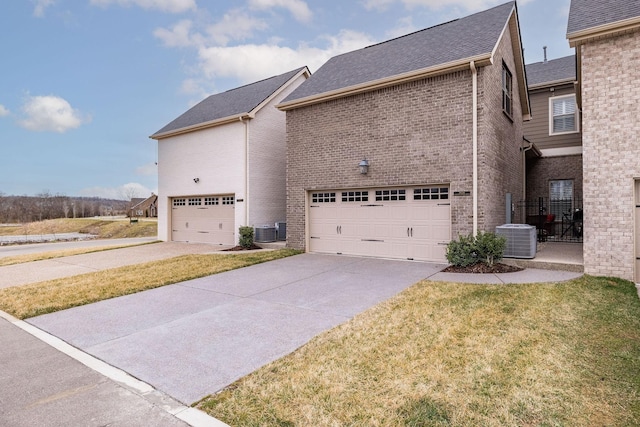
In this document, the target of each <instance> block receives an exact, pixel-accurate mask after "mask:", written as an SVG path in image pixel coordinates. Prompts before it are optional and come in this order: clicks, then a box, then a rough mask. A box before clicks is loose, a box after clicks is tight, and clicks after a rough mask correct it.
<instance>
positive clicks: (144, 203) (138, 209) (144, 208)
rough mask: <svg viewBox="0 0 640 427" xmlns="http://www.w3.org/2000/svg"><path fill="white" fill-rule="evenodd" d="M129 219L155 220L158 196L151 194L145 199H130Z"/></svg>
mask: <svg viewBox="0 0 640 427" xmlns="http://www.w3.org/2000/svg"><path fill="white" fill-rule="evenodd" d="M131 205H132V206H131V208H129V212H128V213H129V215H128V216H129V217H130V218H155V217H157V216H158V196H156V195H155V194H153V193H151V196H149V197H147V198H146V199H140V198H134V199H131Z"/></svg>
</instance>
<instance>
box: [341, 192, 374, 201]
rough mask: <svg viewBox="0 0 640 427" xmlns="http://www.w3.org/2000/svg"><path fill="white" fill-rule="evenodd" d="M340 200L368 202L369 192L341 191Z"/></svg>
mask: <svg viewBox="0 0 640 427" xmlns="http://www.w3.org/2000/svg"><path fill="white" fill-rule="evenodd" d="M342 201H343V202H368V201H369V192H368V191H343V192H342Z"/></svg>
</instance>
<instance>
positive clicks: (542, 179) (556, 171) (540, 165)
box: [526, 155, 582, 200]
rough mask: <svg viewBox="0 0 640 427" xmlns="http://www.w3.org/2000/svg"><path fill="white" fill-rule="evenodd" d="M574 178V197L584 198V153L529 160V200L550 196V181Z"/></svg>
mask: <svg viewBox="0 0 640 427" xmlns="http://www.w3.org/2000/svg"><path fill="white" fill-rule="evenodd" d="M558 179H571V180H573V197H574V198H575V199H582V155H572V156H557V157H541V158H536V159H531V160H529V161H528V162H527V195H526V197H527V200H536V199H538V198H539V197H544V198H545V199H548V198H549V181H552V180H558Z"/></svg>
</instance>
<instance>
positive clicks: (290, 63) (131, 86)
mask: <svg viewBox="0 0 640 427" xmlns="http://www.w3.org/2000/svg"><path fill="white" fill-rule="evenodd" d="M503 3H505V0H340V1H339V0H4V1H3V2H2V6H0V69H1V70H2V71H1V72H0V147H1V151H0V194H4V195H29V196H34V195H38V194H42V193H50V194H60V195H66V196H87V197H104V198H115V199H123V200H125V199H129V198H130V197H132V196H133V197H147V196H149V195H150V194H151V193H152V192H156V193H157V185H158V184H157V182H158V179H157V167H156V161H157V143H156V141H155V140H153V139H149V135H152V134H153V133H155V132H156V131H157V130H159V129H160V128H162V127H163V126H164V125H166V124H167V123H169V122H170V121H172V120H173V119H175V118H176V117H178V116H179V115H180V114H182V113H183V112H185V111H186V110H188V109H189V108H190V107H192V106H193V105H195V104H196V103H197V102H199V101H201V100H202V99H204V98H205V97H207V96H208V95H211V94H214V93H218V92H223V91H225V90H228V89H232V88H234V87H238V86H241V85H244V84H247V83H252V82H255V81H258V80H261V79H264V78H268V77H271V76H275V75H278V74H282V73H284V72H287V71H290V70H293V69H296V68H298V67H301V66H304V65H306V66H308V67H309V69H310V70H311V72H312V73H313V72H315V71H316V70H317V69H318V68H319V67H320V66H321V65H322V64H323V63H324V62H326V61H327V60H328V59H329V58H331V57H333V56H335V55H338V54H341V53H344V52H349V51H352V50H355V49H359V48H362V47H365V46H369V45H371V44H375V43H379V42H382V41H385V40H389V39H391V38H394V37H398V36H401V35H404V34H408V33H410V32H413V31H417V30H420V29H423V28H428V27H431V26H433V25H437V24H440V23H444V22H447V21H451V20H453V19H456V18H461V17H464V16H467V15H470V14H472V13H475V12H479V11H482V10H485V9H488V8H490V7H493V6H496V5H499V4H503ZM569 3H570V0H519V1H518V14H519V19H520V30H521V34H522V39H523V46H524V49H525V52H524V56H525V62H526V63H533V62H538V61H542V59H543V49H542V47H543V46H548V50H547V51H548V58H549V59H554V58H559V57H562V56H567V55H571V54H573V53H574V52H573V49H570V48H569V44H568V42H567V40H566V37H565V36H566V27H567V16H568V13H569Z"/></svg>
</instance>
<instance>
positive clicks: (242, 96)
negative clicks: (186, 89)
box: [150, 67, 308, 139]
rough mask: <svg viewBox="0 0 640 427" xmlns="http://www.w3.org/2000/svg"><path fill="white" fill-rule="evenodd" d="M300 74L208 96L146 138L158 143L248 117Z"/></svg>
mask: <svg viewBox="0 0 640 427" xmlns="http://www.w3.org/2000/svg"><path fill="white" fill-rule="evenodd" d="M301 72H306V73H307V74H308V69H307V67H301V68H298V69H296V70H293V71H289V72H287V73H284V74H280V75H279V76H275V77H271V78H268V79H264V80H260V81H258V82H255V83H251V84H248V85H245V86H241V87H238V88H235V89H230V90H228V91H226V92H222V93H217V94H215V95H211V96H209V97H208V98H206V99H204V100H203V101H201V102H200V103H198V104H196V105H195V106H193V107H192V108H190V109H189V110H187V111H186V112H185V113H184V114H182V115H180V116H179V117H178V118H176V119H175V120H173V121H172V122H170V123H169V124H167V125H166V126H164V127H163V128H162V129H160V130H159V131H157V132H156V133H154V134H153V135H151V136H150V138H154V139H160V138H163V137H167V136H170V135H174V134H176V133H180V131H181V130H189V129H193V128H200V127H202V126H204V125H206V124H208V123H211V124H215V123H217V122H219V121H222V122H223V121H224V120H225V119H228V118H233V119H237V117H239V116H243V115H250V114H252V113H254V110H256V109H257V108H258V107H259V106H260V105H261V104H262V103H263V102H264V101H265V100H266V99H267V98H269V97H270V96H271V95H273V94H274V93H275V92H276V91H277V90H278V89H280V88H281V87H282V86H283V85H285V84H286V83H287V82H288V81H289V80H291V79H292V78H293V77H295V76H296V75H297V74H298V73H301Z"/></svg>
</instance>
